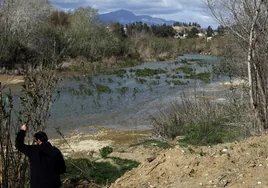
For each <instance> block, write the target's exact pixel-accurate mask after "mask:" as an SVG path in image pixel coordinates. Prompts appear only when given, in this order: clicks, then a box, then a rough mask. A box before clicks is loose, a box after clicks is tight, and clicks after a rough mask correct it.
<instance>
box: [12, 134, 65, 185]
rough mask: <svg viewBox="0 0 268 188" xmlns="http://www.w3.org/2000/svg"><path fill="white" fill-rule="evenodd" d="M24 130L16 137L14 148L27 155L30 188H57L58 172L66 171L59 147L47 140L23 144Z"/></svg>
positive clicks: (59, 182) (58, 182)
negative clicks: (38, 143)
mask: <svg viewBox="0 0 268 188" xmlns="http://www.w3.org/2000/svg"><path fill="white" fill-rule="evenodd" d="M24 138H25V131H22V130H21V131H20V132H19V133H18V134H17V138H16V145H15V146H16V148H17V149H18V150H19V151H20V152H22V153H24V154H25V155H26V156H28V157H29V161H30V171H31V188H59V187H60V186H61V181H60V174H63V173H65V172H66V167H65V162H64V159H63V156H62V154H61V152H60V150H59V149H57V148H56V147H54V146H52V145H51V144H50V143H49V142H46V143H42V144H41V145H25V144H24Z"/></svg>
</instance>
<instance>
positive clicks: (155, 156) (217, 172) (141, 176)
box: [53, 129, 268, 188]
mask: <svg viewBox="0 0 268 188" xmlns="http://www.w3.org/2000/svg"><path fill="white" fill-rule="evenodd" d="M149 137H150V131H148V130H147V131H114V130H107V129H105V130H101V131H99V132H98V133H97V134H95V135H86V134H77V135H75V136H73V137H71V138H69V139H68V141H69V143H70V145H71V147H72V148H73V150H74V151H72V150H70V149H68V147H67V146H66V144H64V143H60V142H62V141H59V140H55V141H53V142H54V144H56V145H59V147H60V148H61V149H62V151H63V152H64V154H65V155H72V156H79V157H81V155H82V156H84V157H85V156H87V157H88V156H90V157H92V156H94V155H95V156H97V155H98V150H99V149H100V148H102V147H104V146H107V145H110V146H112V147H113V148H114V152H113V153H112V156H117V157H120V158H125V159H132V160H136V161H139V162H141V165H140V166H138V167H137V168H135V169H133V170H131V171H129V172H127V173H125V175H124V176H122V177H120V178H119V179H118V180H117V181H116V182H115V183H113V184H112V185H111V186H110V188H119V187H135V188H147V187H148V188H153V187H155V188H156V187H158V188H163V187H174V188H178V187H182V188H188V187H189V188H195V187H206V188H207V187H234V188H236V187H238V188H239V187H241V188H252V187H262V188H265V187H268V136H267V135H264V136H259V137H251V138H249V139H247V140H244V141H242V142H234V143H225V144H219V145H216V146H212V147H195V146H190V147H188V148H183V147H180V146H178V145H176V146H175V147H174V148H172V149H161V148H157V147H155V146H154V147H153V146H152V147H148V146H143V145H136V146H131V144H133V143H136V142H138V141H141V140H143V139H148V138H149Z"/></svg>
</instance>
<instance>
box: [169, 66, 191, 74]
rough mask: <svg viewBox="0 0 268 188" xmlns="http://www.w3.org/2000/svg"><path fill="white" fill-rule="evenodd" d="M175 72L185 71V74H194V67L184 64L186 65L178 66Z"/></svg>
mask: <svg viewBox="0 0 268 188" xmlns="http://www.w3.org/2000/svg"><path fill="white" fill-rule="evenodd" d="M174 71H175V72H177V71H179V72H183V73H184V74H194V69H193V68H192V67H188V66H184V67H178V68H176V69H175V70H174Z"/></svg>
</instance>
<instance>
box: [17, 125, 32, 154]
mask: <svg viewBox="0 0 268 188" xmlns="http://www.w3.org/2000/svg"><path fill="white" fill-rule="evenodd" d="M26 131H27V125H26V124H23V125H22V126H21V127H20V131H19V132H18V133H17V137H16V143H15V147H16V148H17V149H18V150H19V151H20V152H22V153H24V154H25V155H27V156H29V155H30V151H31V146H28V145H26V144H24V138H25V134H26Z"/></svg>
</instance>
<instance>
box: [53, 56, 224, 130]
mask: <svg viewBox="0 0 268 188" xmlns="http://www.w3.org/2000/svg"><path fill="white" fill-rule="evenodd" d="M178 59H179V60H181V59H188V60H189V61H188V62H190V63H191V67H193V68H194V69H195V71H196V73H199V72H206V71H210V70H211V66H212V64H217V63H218V62H219V59H218V58H217V57H215V56H207V55H193V54H185V55H184V56H179V57H178ZM200 60H202V65H201V66H200V64H198V63H197V62H198V61H200ZM181 66H185V65H184V64H182V63H175V62H174V61H161V62H146V63H143V64H141V65H139V66H136V67H131V68H126V69H125V70H126V73H125V74H124V75H123V76H122V77H119V76H117V75H115V74H112V75H100V76H94V77H92V78H91V80H90V84H92V83H93V85H96V84H100V85H105V86H107V87H109V89H110V92H109V93H100V94H93V95H90V96H86V95H84V96H75V95H73V94H71V93H70V88H76V89H78V88H79V87H81V85H84V86H85V85H89V82H86V81H85V80H88V79H87V78H88V77H87V75H81V79H80V80H77V79H64V80H63V81H62V82H60V84H59V88H58V89H59V90H60V98H59V99H58V100H57V101H56V102H55V104H54V105H53V107H52V110H51V117H50V119H49V121H48V129H49V130H53V128H54V127H60V129H61V131H62V132H63V133H65V134H67V133H69V132H74V131H82V132H93V131H95V130H97V129H99V128H115V129H139V130H140V129H150V128H151V127H152V126H151V124H152V123H151V117H152V116H156V115H157V114H158V113H160V112H162V111H164V110H165V109H167V108H168V107H169V106H170V105H172V104H173V103H174V101H178V100H180V98H181V95H186V96H189V97H191V96H196V95H200V96H201V95H202V96H209V97H214V98H218V99H222V98H224V92H222V91H223V90H224V87H223V86H222V85H221V84H220V83H221V82H222V78H221V80H219V79H218V78H215V77H214V76H213V78H212V77H211V80H210V83H204V82H203V81H200V80H196V79H185V78H184V74H183V73H176V74H175V73H174V69H176V68H178V67H181ZM145 68H148V69H162V70H165V71H166V73H162V74H158V75H157V77H156V76H152V77H139V79H142V80H143V81H144V83H141V82H138V81H137V77H135V76H133V75H134V74H135V71H133V69H145ZM172 75H175V76H173V77H172ZM174 79H175V80H180V81H183V82H184V83H188V84H187V85H175V84H172V83H171V81H172V80H174ZM145 81H146V82H145ZM123 88H124V91H122V89H123ZM49 132H52V131H49ZM51 134H52V133H51Z"/></svg>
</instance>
